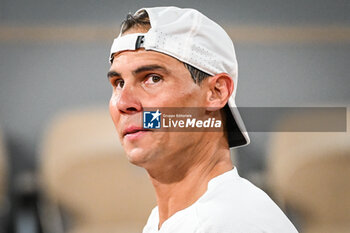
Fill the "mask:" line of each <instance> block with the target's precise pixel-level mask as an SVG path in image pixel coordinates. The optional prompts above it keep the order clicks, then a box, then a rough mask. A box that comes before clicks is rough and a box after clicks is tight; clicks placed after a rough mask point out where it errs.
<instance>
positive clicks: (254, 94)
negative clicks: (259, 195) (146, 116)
mask: <svg viewBox="0 0 350 233" xmlns="http://www.w3.org/2000/svg"><path fill="white" fill-rule="evenodd" d="M165 5H175V6H179V7H191V8H196V9H198V10H199V11H201V12H202V13H204V14H205V15H207V16H208V17H209V18H211V19H213V20H214V21H216V22H218V23H219V24H220V25H222V26H223V27H224V28H225V29H226V30H227V32H228V33H229V35H230V36H231V38H232V40H233V41H234V44H235V48H236V54H237V58H238V63H239V85H238V92H237V97H236V102H237V104H238V105H239V106H244V107H310V106H315V107H320V106H340V107H347V106H349V105H350V91H349V90H350V77H349V67H350V1H347V0H332V1H331V0H328V1H326V0H296V1H279V0H260V1H252V0H235V1H233V0H231V1H230V0H216V1H209V0H202V1H199V0H187V1H176V2H174V1H170V0H169V1H168V0H165V1H147V0H145V1H131V0H130V1H120V0H104V1H93V0H84V1H83V0H74V1H64V0H61V1H56V0H49V1H43V0H32V1H24V0H11V1H10V0H0V232H28V233H31V232H33V233H34V232H45V233H46V232H55V233H56V232H57V233H61V232H85V233H86V232H140V231H141V229H142V226H143V225H144V224H145V221H146V219H147V216H148V214H149V212H150V211H151V209H152V207H153V206H154V205H155V200H154V194H153V190H152V187H151V186H150V183H149V182H148V180H147V177H146V175H145V172H144V171H143V170H142V169H139V168H137V167H134V166H131V165H129V164H128V163H127V161H126V159H125V157H124V154H123V151H122V149H121V147H120V144H119V143H118V139H117V136H116V134H115V132H114V130H113V129H114V126H113V124H112V122H111V120H110V119H109V116H108V112H107V108H108V101H109V98H110V95H111V93H112V89H111V87H110V85H109V83H108V81H107V77H106V73H107V71H108V69H109V63H108V55H109V49H110V46H111V44H112V41H113V39H114V38H115V37H116V36H117V35H118V33H119V26H120V24H121V22H122V20H123V19H124V17H125V15H126V14H127V13H129V12H135V11H136V10H137V9H139V8H141V7H150V6H165ZM310 118H311V120H310ZM306 119H308V120H310V121H311V122H312V121H313V120H314V119H315V118H314V116H310V115H307V116H304V115H300V116H296V117H292V118H290V117H289V118H286V119H281V121H279V122H276V125H274V126H271V127H280V126H283V125H290V124H294V123H295V122H298V121H302V122H305V120H306ZM243 120H244V118H243ZM348 125H349V123H348ZM277 131H278V130H277ZM348 131H349V129H348ZM250 137H251V144H250V145H249V146H247V147H244V148H239V149H235V150H233V151H232V157H233V159H234V161H235V164H236V165H237V166H238V170H239V172H240V174H241V176H243V177H245V178H248V179H249V180H251V181H252V182H253V183H255V184H256V185H258V186H259V187H261V188H262V189H264V190H265V191H266V192H268V193H269V195H270V196H271V197H272V198H273V199H274V200H275V201H276V202H277V203H278V204H279V205H280V207H281V208H282V209H283V210H284V211H285V212H286V213H287V214H288V216H289V217H290V218H291V220H292V221H293V223H294V224H295V225H296V226H297V228H298V229H299V230H300V231H301V232H317V233H319V232H335V233H337V232H350V226H349V222H350V220H349V217H350V200H349V197H350V188H349V178H350V171H349V163H350V162H349V157H350V138H349V132H343V133H271V132H250ZM291 168H293V169H291Z"/></svg>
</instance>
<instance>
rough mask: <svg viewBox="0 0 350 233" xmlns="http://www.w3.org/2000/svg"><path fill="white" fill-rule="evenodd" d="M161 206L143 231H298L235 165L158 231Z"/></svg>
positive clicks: (200, 232) (169, 232)
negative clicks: (241, 174) (243, 176)
mask: <svg viewBox="0 0 350 233" xmlns="http://www.w3.org/2000/svg"><path fill="white" fill-rule="evenodd" d="M158 224H159V214H158V207H155V208H154V209H153V210H152V213H151V215H150V216H149V218H148V221H147V224H146V226H145V227H144V229H143V233H297V232H298V231H297V230H296V229H295V227H294V226H293V224H292V223H291V222H290V221H289V219H288V218H287V217H286V216H285V214H284V213H283V212H282V211H281V209H280V208H279V207H278V206H277V205H276V204H275V203H274V202H273V201H272V200H271V198H270V197H269V196H268V195H267V194H266V193H265V192H264V191H262V190H261V189H259V188H258V187H256V186H254V185H253V184H252V183H250V182H249V181H248V180H246V179H244V178H241V177H240V176H239V175H238V172H237V169H236V168H234V169H232V170H230V171H228V172H225V173H224V174H221V175H219V176H217V177H214V178H213V179H211V180H210V181H209V183H208V190H207V191H206V192H205V193H204V194H203V195H202V196H201V197H200V198H199V199H198V200H197V201H196V202H195V203H194V204H192V205H191V206H189V207H187V208H185V209H183V210H181V211H178V212H176V213H175V214H174V215H173V216H171V217H170V218H168V219H167V220H166V221H165V222H164V223H163V224H162V227H161V228H160V230H159V231H158Z"/></svg>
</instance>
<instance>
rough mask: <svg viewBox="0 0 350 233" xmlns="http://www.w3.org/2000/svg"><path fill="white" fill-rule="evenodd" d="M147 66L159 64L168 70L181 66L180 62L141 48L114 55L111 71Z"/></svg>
mask: <svg viewBox="0 0 350 233" xmlns="http://www.w3.org/2000/svg"><path fill="white" fill-rule="evenodd" d="M147 64H159V65H162V66H165V67H168V66H169V69H171V68H172V67H173V66H174V65H176V66H177V65H183V63H182V62H181V61H179V60H177V59H176V58H173V57H171V56H169V55H166V54H163V53H160V52H156V51H151V50H145V49H143V48H141V49H137V50H126V51H122V52H119V53H117V54H114V55H113V62H112V65H111V69H115V68H124V67H131V66H140V65H147Z"/></svg>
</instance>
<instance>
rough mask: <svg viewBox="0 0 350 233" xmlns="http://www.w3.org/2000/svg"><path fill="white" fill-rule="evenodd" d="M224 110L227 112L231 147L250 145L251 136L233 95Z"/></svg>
mask: <svg viewBox="0 0 350 233" xmlns="http://www.w3.org/2000/svg"><path fill="white" fill-rule="evenodd" d="M224 110H225V113H226V130H227V134H228V135H227V136H228V143H229V146H230V148H233V147H241V146H246V145H248V144H249V143H250V138H249V135H248V132H247V130H246V128H245V126H244V123H243V120H242V118H241V115H240V114H239V111H238V108H237V106H236V103H235V100H234V98H233V97H232V96H231V97H230V99H229V101H228V103H227V104H226V105H225V107H224Z"/></svg>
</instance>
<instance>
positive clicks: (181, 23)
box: [109, 7, 250, 148]
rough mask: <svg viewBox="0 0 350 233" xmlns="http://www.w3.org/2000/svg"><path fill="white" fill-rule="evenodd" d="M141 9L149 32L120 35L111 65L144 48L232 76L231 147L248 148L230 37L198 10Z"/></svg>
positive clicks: (230, 99) (229, 131) (113, 47)
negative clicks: (237, 100) (121, 55)
mask: <svg viewBox="0 0 350 233" xmlns="http://www.w3.org/2000/svg"><path fill="white" fill-rule="evenodd" d="M141 10H145V11H146V12H147V13H148V16H149V19H150V24H151V28H150V29H149V31H148V32H146V33H133V34H127V35H122V32H120V34H119V36H118V37H117V38H116V39H114V42H113V44H112V48H111V52H110V57H109V60H110V62H112V60H113V55H114V54H116V53H118V52H121V51H125V50H136V49H139V48H144V49H145V50H152V51H157V52H161V53H164V54H167V55H169V56H172V57H174V58H177V59H178V60H180V61H182V62H184V63H187V64H189V65H191V66H193V67H195V68H197V69H199V70H201V71H203V72H205V73H207V74H210V75H215V74H218V73H227V74H229V76H230V77H231V78H232V80H233V83H234V91H233V93H232V95H231V96H230V98H229V100H228V107H229V109H230V110H228V109H227V108H228V107H227V106H225V108H226V109H225V110H226V119H227V120H226V122H227V129H226V130H227V132H228V141H229V146H230V147H231V148H232V147H238V146H245V145H248V144H249V143H250V139H249V135H248V133H247V131H246V129H245V126H244V123H243V121H242V118H241V116H240V114H239V112H238V109H237V106H236V103H235V96H236V91H237V80H238V66H237V59H236V54H235V49H234V46H233V43H232V41H231V39H230V37H229V35H228V34H227V33H226V32H225V30H224V29H223V28H222V27H220V26H219V25H218V24H217V23H215V22H214V21H212V20H211V19H209V18H208V17H206V16H205V15H203V14H202V13H200V12H199V11H197V10H195V9H189V8H185V9H181V8H178V7H154V8H142V9H140V10H138V11H137V12H136V13H138V12H139V11H141ZM136 13H135V14H136Z"/></svg>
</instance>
